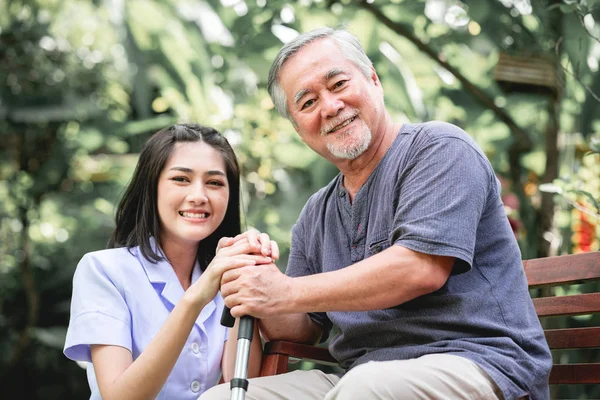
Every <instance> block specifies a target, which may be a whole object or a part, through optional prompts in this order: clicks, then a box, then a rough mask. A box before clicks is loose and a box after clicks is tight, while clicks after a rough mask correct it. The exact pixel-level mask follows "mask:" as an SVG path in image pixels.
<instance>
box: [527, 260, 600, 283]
mask: <svg viewBox="0 0 600 400" xmlns="http://www.w3.org/2000/svg"><path fill="white" fill-rule="evenodd" d="M523 267H524V268H525V275H527V282H528V284H529V287H537V286H544V285H557V284H561V283H562V284H567V283H572V282H577V281H580V280H593V279H600V256H599V253H598V252H593V253H582V254H569V255H565V256H556V257H546V258H536V259H532V260H525V261H523Z"/></svg>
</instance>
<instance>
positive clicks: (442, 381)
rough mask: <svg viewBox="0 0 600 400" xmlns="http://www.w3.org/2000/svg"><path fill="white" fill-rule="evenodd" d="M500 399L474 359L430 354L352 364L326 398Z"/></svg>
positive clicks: (497, 391) (491, 381)
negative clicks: (354, 365) (411, 357)
mask: <svg viewBox="0 0 600 400" xmlns="http://www.w3.org/2000/svg"><path fill="white" fill-rule="evenodd" d="M350 399H369V400H384V399H385V400H387V399H389V400H393V399H403V400H404V399H407V400H408V399H410V400H412V399H469V400H478V399H481V400H484V399H485V400H489V399H502V393H501V391H500V389H499V388H498V387H497V385H496V384H495V383H494V381H493V380H492V379H491V378H490V377H489V376H488V375H487V374H486V373H485V371H483V370H482V369H481V368H480V367H479V366H478V365H477V364H475V363H474V362H472V361H470V360H468V359H466V358H463V357H459V356H454V355H445V354H431V355H427V356H423V357H419V358H415V359H411V360H399V361H380V362H369V363H366V364H362V365H359V366H357V367H354V368H352V369H351V370H350V371H349V372H348V373H346V375H344V377H343V378H342V379H341V380H340V381H339V382H338V383H337V385H336V386H335V388H334V389H333V390H331V391H330V392H329V393H328V394H327V396H326V397H325V400H350Z"/></svg>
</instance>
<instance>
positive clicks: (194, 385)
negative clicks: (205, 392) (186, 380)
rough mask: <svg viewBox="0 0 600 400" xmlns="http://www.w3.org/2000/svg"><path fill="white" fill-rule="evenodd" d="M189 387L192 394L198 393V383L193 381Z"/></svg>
mask: <svg viewBox="0 0 600 400" xmlns="http://www.w3.org/2000/svg"><path fill="white" fill-rule="evenodd" d="M190 387H191V388H192V392H194V393H198V392H199V391H200V382H198V381H194V382H192V385H191V386H190Z"/></svg>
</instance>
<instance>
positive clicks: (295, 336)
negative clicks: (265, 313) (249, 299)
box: [259, 313, 323, 344]
mask: <svg viewBox="0 0 600 400" xmlns="http://www.w3.org/2000/svg"><path fill="white" fill-rule="evenodd" d="M259 327H260V332H261V334H262V336H263V337H264V338H265V339H266V340H267V341H271V340H287V341H290V342H295V343H306V344H315V343H317V342H318V341H319V339H320V338H321V335H322V333H323V332H322V330H321V327H320V326H319V325H317V324H316V323H315V322H313V320H311V319H310V317H309V316H308V314H305V313H300V314H285V315H280V316H277V317H271V318H262V319H260V320H259Z"/></svg>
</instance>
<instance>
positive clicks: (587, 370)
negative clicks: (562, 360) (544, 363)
mask: <svg viewBox="0 0 600 400" xmlns="http://www.w3.org/2000/svg"><path fill="white" fill-rule="evenodd" d="M586 383H600V364H598V363H594V364H554V366H553V367H552V372H550V384H556V385H558V384H563V385H568V384H586Z"/></svg>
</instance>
